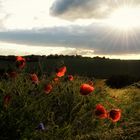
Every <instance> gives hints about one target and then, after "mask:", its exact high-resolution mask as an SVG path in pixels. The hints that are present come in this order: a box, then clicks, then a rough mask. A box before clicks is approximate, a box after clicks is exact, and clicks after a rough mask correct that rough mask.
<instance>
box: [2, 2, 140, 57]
mask: <svg viewBox="0 0 140 140" xmlns="http://www.w3.org/2000/svg"><path fill="white" fill-rule="evenodd" d="M139 38H140V0H0V55H30V54H34V55H49V54H63V55H76V54H78V55H82V56H88V57H95V56H101V57H103V56H105V57H108V58H116V59H140V39H139Z"/></svg>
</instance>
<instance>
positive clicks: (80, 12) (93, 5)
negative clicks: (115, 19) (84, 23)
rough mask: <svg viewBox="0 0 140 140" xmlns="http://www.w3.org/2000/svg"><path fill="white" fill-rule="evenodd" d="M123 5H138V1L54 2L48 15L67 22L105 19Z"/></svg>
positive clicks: (89, 0) (59, 0) (70, 0)
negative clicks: (84, 19)
mask: <svg viewBox="0 0 140 140" xmlns="http://www.w3.org/2000/svg"><path fill="white" fill-rule="evenodd" d="M124 3H126V4H128V5H129V4H131V5H138V4H140V0H135V1H132V0H56V1H55V2H54V3H53V5H52V7H51V8H50V14H51V15H53V16H57V17H60V18H64V19H68V20H75V19H79V18H80V19H81V18H106V17H108V16H109V15H110V13H111V12H112V11H113V10H114V9H115V8H117V7H119V6H120V5H123V4H124Z"/></svg>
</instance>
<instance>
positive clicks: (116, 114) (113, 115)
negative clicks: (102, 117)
mask: <svg viewBox="0 0 140 140" xmlns="http://www.w3.org/2000/svg"><path fill="white" fill-rule="evenodd" d="M108 117H109V118H110V119H111V120H112V121H113V122H117V121H119V120H120V118H121V110H120V109H112V110H111V111H110V112H109V113H108Z"/></svg>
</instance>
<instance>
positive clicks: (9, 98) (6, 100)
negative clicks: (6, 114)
mask: <svg viewBox="0 0 140 140" xmlns="http://www.w3.org/2000/svg"><path fill="white" fill-rule="evenodd" d="M10 101H11V96H10V95H5V96H4V107H7V106H8V104H9V103H10Z"/></svg>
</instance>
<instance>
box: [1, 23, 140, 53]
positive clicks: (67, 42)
mask: <svg viewBox="0 0 140 140" xmlns="http://www.w3.org/2000/svg"><path fill="white" fill-rule="evenodd" d="M136 37H137V38H136ZM139 38H140V30H137V31H135V33H134V34H133V32H130V33H129V34H128V36H124V34H123V33H118V32H115V31H114V30H112V31H111V30H110V29H109V27H107V26H104V25H96V24H92V25H90V26H84V27H83V26H68V27H53V28H42V29H32V30H12V31H3V32H0V41H3V42H7V43H16V44H23V45H30V46H44V47H48V46H51V47H67V48H76V51H77V50H81V49H83V50H90V51H87V52H86V53H90V54H95V55H96V54H105V55H113V54H115V55H120V54H140V40H139Z"/></svg>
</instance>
